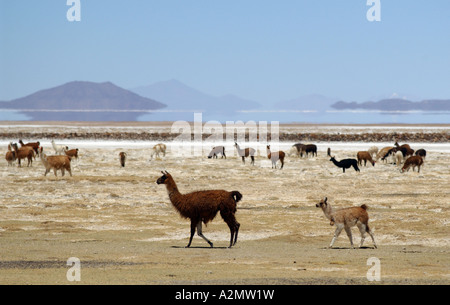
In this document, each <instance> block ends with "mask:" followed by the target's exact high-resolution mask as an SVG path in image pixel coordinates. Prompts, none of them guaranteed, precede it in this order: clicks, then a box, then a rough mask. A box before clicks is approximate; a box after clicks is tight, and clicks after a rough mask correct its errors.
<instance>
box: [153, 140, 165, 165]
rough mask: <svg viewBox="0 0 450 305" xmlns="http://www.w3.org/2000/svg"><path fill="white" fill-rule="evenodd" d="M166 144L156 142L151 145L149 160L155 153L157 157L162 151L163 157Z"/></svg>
mask: <svg viewBox="0 0 450 305" xmlns="http://www.w3.org/2000/svg"><path fill="white" fill-rule="evenodd" d="M166 149H167V147H166V144H162V143H159V144H156V145H155V146H153V148H152V152H151V153H150V161H152V160H153V156H154V155H156V158H159V154H160V153H162V154H163V157H165V156H166Z"/></svg>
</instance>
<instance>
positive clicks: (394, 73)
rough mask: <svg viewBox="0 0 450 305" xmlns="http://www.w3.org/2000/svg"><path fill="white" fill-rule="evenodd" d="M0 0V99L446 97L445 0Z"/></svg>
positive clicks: (448, 43)
mask: <svg viewBox="0 0 450 305" xmlns="http://www.w3.org/2000/svg"><path fill="white" fill-rule="evenodd" d="M80 2H81V21H80V22H69V21H68V20H67V18H66V13H67V10H68V9H69V6H67V5H66V0H58V1H55V0H40V1H29V0H26V1H25V0H14V1H12V0H0V100H11V99H14V98H19V97H22V96H25V95H28V94H31V93H33V92H35V91H37V90H41V89H44V88H50V87H54V86H58V85H61V84H64V83H66V82H70V81H73V80H85V81H94V82H104V81H111V82H113V83H115V84H117V85H118V86H121V87H124V88H133V87H137V86H142V85H149V84H152V83H155V82H158V81H164V80H168V79H177V80H179V81H181V82H184V83H186V84H187V85H189V86H191V87H194V88H196V89H199V90H201V91H203V92H206V93H209V94H213V95H217V96H219V95H224V94H228V93H232V94H236V95H238V96H241V97H243V98H247V99H252V100H255V101H258V102H260V103H263V104H273V103H276V102H279V101H283V100H288V99H293V98H296V97H299V96H303V95H308V94H322V95H325V96H328V97H337V98H340V99H343V100H347V101H350V100H352V101H353V100H354V101H360V102H362V101H366V100H368V99H369V98H371V97H376V96H383V95H388V94H392V93H394V92H399V93H401V94H408V95H411V96H414V97H420V98H446V99H449V98H450V34H449V33H450V18H449V14H450V1H448V0H433V1H424V0H381V22H369V21H368V20H367V19H366V12H367V10H368V9H369V8H370V7H369V6H367V4H366V0H346V1H335V0H282V1H273V0H272V1H266V0H245V1H242V0H240V1H237V0H226V1H225V0H130V1H119V0H111V1H108V0H95V1H92V0H80Z"/></svg>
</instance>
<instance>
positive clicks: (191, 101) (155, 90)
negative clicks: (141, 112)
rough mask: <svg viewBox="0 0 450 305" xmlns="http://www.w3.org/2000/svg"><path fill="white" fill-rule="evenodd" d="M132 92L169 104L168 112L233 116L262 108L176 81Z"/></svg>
mask: <svg viewBox="0 0 450 305" xmlns="http://www.w3.org/2000/svg"><path fill="white" fill-rule="evenodd" d="M130 90H131V91H133V92H135V93H137V94H139V95H142V96H145V97H148V98H151V99H155V100H158V101H161V102H162V103H165V104H167V106H168V108H167V109H168V110H187V111H188V110H190V111H201V112H207V113H221V114H232V113H235V112H236V111H239V110H253V109H257V108H260V107H261V105H260V104H259V103H258V102H254V101H250V100H246V99H243V98H240V97H238V96H235V95H224V96H219V97H218V96H213V95H209V94H206V93H203V92H201V91H199V90H197V89H194V88H191V87H189V86H187V85H185V84H183V83H182V82H180V81H178V80H174V79H172V80H168V81H162V82H158V83H155V84H152V85H149V86H142V87H137V88H133V89H130Z"/></svg>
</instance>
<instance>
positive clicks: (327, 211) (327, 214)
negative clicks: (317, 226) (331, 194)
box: [322, 204, 334, 220]
mask: <svg viewBox="0 0 450 305" xmlns="http://www.w3.org/2000/svg"><path fill="white" fill-rule="evenodd" d="M322 211H323V213H324V214H325V217H326V218H328V219H329V220H331V217H332V215H333V212H334V211H333V207H332V206H331V205H330V204H327V206H326V207H322Z"/></svg>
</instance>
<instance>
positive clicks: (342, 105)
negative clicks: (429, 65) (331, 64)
mask: <svg viewBox="0 0 450 305" xmlns="http://www.w3.org/2000/svg"><path fill="white" fill-rule="evenodd" d="M331 107H333V108H335V109H337V110H346V109H364V110H379V111H414V110H418V111H450V100H423V101H420V102H412V101H409V100H405V99H398V98H394V99H384V100H381V101H378V102H364V103H357V102H343V101H339V102H337V103H335V104H333V105H331Z"/></svg>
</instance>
